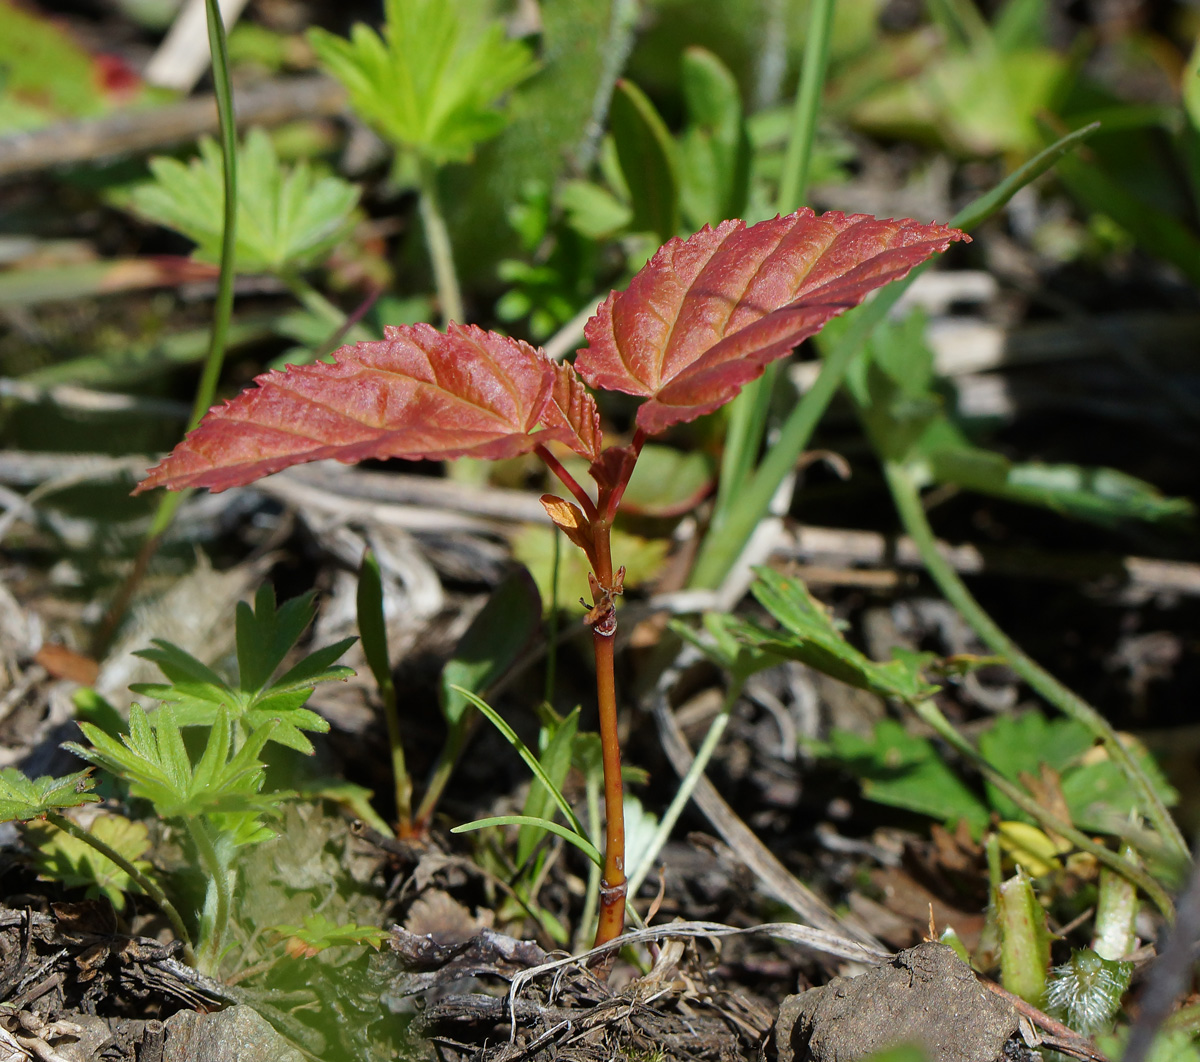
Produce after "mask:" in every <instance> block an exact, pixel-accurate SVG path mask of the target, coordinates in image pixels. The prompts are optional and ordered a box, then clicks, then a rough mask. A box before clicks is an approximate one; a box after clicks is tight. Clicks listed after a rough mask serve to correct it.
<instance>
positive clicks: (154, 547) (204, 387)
mask: <svg viewBox="0 0 1200 1062" xmlns="http://www.w3.org/2000/svg"><path fill="white" fill-rule="evenodd" d="M204 11H205V15H206V17H207V20H208V46H209V50H210V52H211V53H212V65H213V90H214V93H215V95H216V98H217V122H218V125H219V137H220V142H221V160H222V174H223V192H224V204H223V208H222V229H221V264H220V274H219V276H218V277H217V297H216V300H215V302H214V303H213V319H212V332H211V333H210V336H209V344H208V355H207V356H206V357H205V359H204V368H203V370H202V371H201V373H200V382H199V384H197V386H196V395H195V398H194V399H193V401H192V412H191V416H190V417H189V418H188V424H187V430H188V431H191V430H192V429H193V428H194V427H195V426H196V425H197V424H199V423H200V419H201V418H202V417H203V416H204V414H205V413H207V412H208V409H209V407H210V406H211V405H212V404H213V399H214V398H215V396H216V393H217V383H218V381H219V380H220V378H221V367H222V366H223V365H224V363H225V346H226V343H227V339H228V335H229V322H230V319H231V318H232V316H233V282H234V279H235V278H236V275H237V274H236V272H235V258H236V253H237V207H238V199H237V187H238V185H237V124H236V122H235V120H234V114H233V82H232V81H231V80H230V77H229V50H228V48H227V46H226V41H225V23H224V22H223V21H222V20H221V12H220V8H219V7H218V6H217V0H205V2H204ZM190 493H191V492H190V491H180V492H175V491H168V492H167V493H166V494H164V495H163V496H162V497H161V498H160V499H159V502H158V507H157V509H156V510H155V512H154V519H153V521H152V522H151V524H150V530H149V532H148V533H147V535H146V540H145V542H144V543H143V544H142V549H141V551H140V553H139V556H138V558H137V561H136V562H135V564H134V566H133V569H132V571H131V572H130V573H129V575H128V576H127V577H126V579H125V582H124V584H123V585H122V586H121V588H120V590H118V591H117V594H116V597H115V598H114V600H113V604H112V605H111V606H110V607H109V610H108V612H107V613H106V614H105V617H104V619H103V620H102V621H101V624H100V628H99V631H98V634H97V639H96V640H97V649H98V650H100V651H103V650H106V649H107V648H108V643H109V642H110V641H111V639H112V636H113V635H114V634H115V633H116V630H117V627H118V626H119V625H120V622H121V619H122V617H123V616H124V614H125V611H126V609H128V607H129V603H130V602H131V601H132V600H133V595H134V593H135V592H136V590H137V587H138V585H139V584H140V582H141V580H142V577H143V576H144V575H145V573H146V570H147V568H148V567H149V564H150V560H151V559H152V558H153V556H154V554H155V553H156V552H157V551H158V547H159V545H160V544H161V542H162V538H163V535H164V533H165V532H166V530H167V528H168V527H170V525H171V521H172V520H173V519H174V517H175V513H176V512H177V511H178V509H179V506H180V505H181V504H182V503H183V501H184V500H185V499H186V498H187V497H188V495H189V494H190Z"/></svg>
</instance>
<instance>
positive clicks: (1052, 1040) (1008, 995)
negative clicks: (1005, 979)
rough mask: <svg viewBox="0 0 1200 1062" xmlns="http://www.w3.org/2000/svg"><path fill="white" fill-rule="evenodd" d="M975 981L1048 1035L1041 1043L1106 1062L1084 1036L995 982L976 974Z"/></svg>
mask: <svg viewBox="0 0 1200 1062" xmlns="http://www.w3.org/2000/svg"><path fill="white" fill-rule="evenodd" d="M975 979H976V980H977V981H978V982H979V983H980V984H981V985H983V987H984V988H986V989H987V990H988V991H989V992H991V993H992V994H993V995H996V996H999V997H1000V998H1001V999H1003V1000H1004V1001H1005V1002H1006V1003H1008V1004H1009V1005H1010V1006H1011V1007H1012V1008H1013V1009H1014V1010H1015V1011H1016V1012H1017V1013H1018V1014H1020V1015H1022V1016H1023V1017H1025V1018H1028V1019H1029V1020H1030V1021H1031V1022H1033V1024H1034V1025H1036V1026H1038V1027H1039V1028H1041V1029H1045V1030H1046V1032H1048V1033H1050V1037H1047V1038H1046V1039H1044V1040H1043V1041H1042V1042H1043V1043H1045V1044H1047V1045H1048V1046H1050V1047H1053V1048H1054V1049H1055V1050H1057V1051H1062V1052H1063V1053H1064V1054H1070V1055H1074V1056H1075V1057H1076V1058H1082V1059H1089V1060H1091V1062H1108V1057H1107V1056H1106V1055H1105V1054H1104V1052H1103V1051H1101V1050H1100V1049H1099V1048H1097V1047H1096V1045H1095V1044H1094V1043H1092V1041H1091V1040H1089V1039H1088V1038H1087V1037H1086V1036H1080V1035H1079V1033H1077V1032H1075V1031H1074V1030H1073V1029H1069V1028H1067V1026H1065V1025H1064V1024H1063V1023H1062V1022H1060V1021H1055V1019H1054V1018H1052V1017H1050V1015H1049V1014H1047V1013H1046V1012H1045V1011H1042V1010H1038V1008H1037V1007H1035V1006H1034V1005H1033V1004H1032V1003H1027V1002H1026V1001H1025V1000H1023V999H1022V998H1021V997H1020V996H1018V995H1014V994H1013V993H1012V992H1009V991H1008V989H1006V988H1002V987H1001V986H1000V985H998V984H996V982H995V981H989V980H988V979H987V978H986V977H981V976H980V975H979V974H978V973H977V974H976V975H975Z"/></svg>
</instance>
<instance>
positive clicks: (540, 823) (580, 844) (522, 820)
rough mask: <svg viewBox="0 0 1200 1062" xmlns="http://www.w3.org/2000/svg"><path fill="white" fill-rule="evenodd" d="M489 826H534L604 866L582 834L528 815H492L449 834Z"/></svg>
mask: <svg viewBox="0 0 1200 1062" xmlns="http://www.w3.org/2000/svg"><path fill="white" fill-rule="evenodd" d="M489 826H536V827H537V828H538V829H540V830H545V831H546V832H547V833H552V834H554V835H555V836H557V837H561V838H562V839H563V840H564V841H568V842H569V843H571V844H573V845H574V846H575V847H576V848H578V849H579V850H580V851H581V852H582V853H583V854H584V855H586V856H587V857H588V859H590V860H591V861H592V862H593V863H595V864H596V866H598V867H602V866H604V859H603V858H602V857H601V855H600V852H599V850H598V849H597V848H596V846H595V845H594V844H592V842H591V841H589V840H588V839H587V838H586V837H585V836H584V835H583V834H581V833H576V832H575V831H574V830H570V829H568V828H567V827H566V826H562V825H560V824H559V823H557V822H552V821H551V820H550V819H534V818H530V817H529V816H528V815H494V816H492V817H491V818H487V819H475V820H474V821H472V822H464V823H463V824H462V825H461V826H455V827H453V828H452V829H451V830H450V832H451V833H468V832H469V831H471V830H483V829H486V828H487V827H489Z"/></svg>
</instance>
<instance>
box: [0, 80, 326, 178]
mask: <svg viewBox="0 0 1200 1062" xmlns="http://www.w3.org/2000/svg"><path fill="white" fill-rule="evenodd" d="M345 106H346V91H345V89H343V88H342V86H341V85H340V84H338V83H337V82H336V81H334V80H333V79H332V78H328V77H298V78H280V79H278V80H275V81H268V82H266V83H265V84H262V85H255V86H252V87H250V88H245V89H240V90H239V91H238V93H237V95H236V96H235V98H234V115H235V117H236V118H237V122H238V125H239V126H242V127H245V126H247V125H263V126H272V125H281V124H283V123H284V122H290V121H292V120H293V119H295V118H301V117H334V116H336V115H339V114H341V113H342V112H343V111H344V109H345ZM216 131H217V104H216V100H215V98H214V97H212V96H201V97H198V98H196V99H190V100H182V101H180V102H179V103H171V104H166V105H164V106H161V107H155V108H152V109H139V110H126V111H118V112H117V113H115V114H107V115H105V116H104V117H103V118H90V119H80V120H77V121H70V122H59V123H58V124H56V125H51V126H47V127H45V128H44V129H34V130H30V131H29V132H25V133H12V134H9V135H8V136H3V137H0V178H4V177H18V176H22V175H25V174H31V173H39V172H41V171H42V170H44V169H47V168H48V167H52V166H70V165H79V164H81V163H91V162H96V161H98V160H104V159H110V158H115V157H117V156H121V155H135V154H141V153H143V152H147V151H153V150H156V149H162V148H167V147H171V146H172V145H174V144H180V143H185V142H187V141H190V140H195V139H197V138H198V137H200V136H203V135H205V134H212V133H215V132H216Z"/></svg>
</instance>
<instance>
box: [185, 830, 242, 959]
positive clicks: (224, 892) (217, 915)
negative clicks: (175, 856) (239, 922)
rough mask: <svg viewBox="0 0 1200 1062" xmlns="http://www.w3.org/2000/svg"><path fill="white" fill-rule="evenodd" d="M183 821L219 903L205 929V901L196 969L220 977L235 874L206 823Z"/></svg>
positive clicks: (231, 907)
mask: <svg viewBox="0 0 1200 1062" xmlns="http://www.w3.org/2000/svg"><path fill="white" fill-rule="evenodd" d="M184 821H185V822H186V823H187V831H188V836H189V837H191V839H192V843H193V844H194V845H195V846H196V854H197V855H198V856H199V857H200V864H201V866H203V867H204V872H205V874H206V875H207V876H208V884H209V888H211V889H212V890H213V893H214V895H215V896H216V901H217V902H216V907H215V909H214V911H213V914H212V923H211V925H208V926H206V925H205V922H206V921H207V920H208V898H207V897H205V904H204V906H205V911H204V914H203V915H202V916H201V918H200V929H201V933H200V954H199V962H198V963H197V969H199V970H200V972H201V973H206V974H208V975H209V976H210V977H220V968H221V953H222V952H223V951H224V946H223V945H224V942H225V932H226V930H228V928H229V917H230V913H231V912H232V910H233V890H232V888H231V887H230V877H231V874H232V872H231V871H230V868H229V867H227V866H225V864H224V863H223V862H222V861H221V857H220V856H219V855H218V854H217V849H216V846H215V845H214V844H213V842H212V838H211V837H209V835H208V827H207V826H206V825H205V823H204V821H203V820H202V819H199V818H193V817H188V818H186V819H185V820H184ZM205 929H207V933H206V932H204V930H205Z"/></svg>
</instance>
